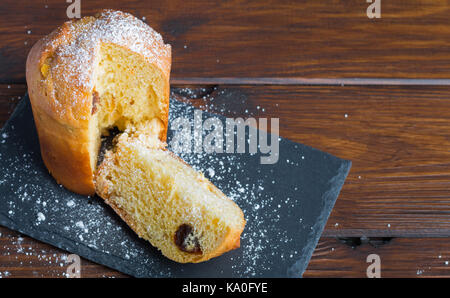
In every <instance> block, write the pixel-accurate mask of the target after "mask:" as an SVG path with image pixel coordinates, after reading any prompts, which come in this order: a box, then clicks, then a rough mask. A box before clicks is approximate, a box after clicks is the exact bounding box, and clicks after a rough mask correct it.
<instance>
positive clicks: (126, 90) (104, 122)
mask: <svg viewBox="0 0 450 298" xmlns="http://www.w3.org/2000/svg"><path fill="white" fill-rule="evenodd" d="M96 59H97V61H98V62H97V67H96V68H95V72H94V81H95V84H94V90H93V95H92V97H93V110H92V116H93V117H94V121H91V127H90V128H89V129H90V139H91V142H90V144H91V148H90V152H91V165H92V169H95V165H96V163H97V155H98V154H97V153H98V152H99V148H100V142H101V138H100V137H101V135H107V134H108V130H110V129H112V128H114V127H117V128H118V129H119V130H120V131H123V130H125V129H126V128H127V127H130V126H137V125H139V124H141V123H143V122H147V121H152V120H154V119H157V120H159V121H160V120H161V119H160V118H159V117H160V116H161V115H162V114H164V111H165V110H166V109H167V103H166V100H164V90H163V88H164V84H165V81H164V78H163V74H162V73H161V71H160V70H159V69H158V68H156V67H155V66H153V65H152V64H151V63H148V62H147V61H145V58H144V57H143V56H142V55H139V54H137V53H135V52H133V51H131V50H129V49H125V48H122V47H120V46H117V45H114V44H108V43H106V44H105V43H101V44H100V47H99V49H98V54H97V56H96ZM162 125H163V124H162V122H161V127H162Z"/></svg>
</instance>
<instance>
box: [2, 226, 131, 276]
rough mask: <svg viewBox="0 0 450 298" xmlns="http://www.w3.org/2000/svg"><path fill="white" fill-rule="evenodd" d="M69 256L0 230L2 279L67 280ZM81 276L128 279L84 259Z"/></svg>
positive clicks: (40, 243) (17, 234)
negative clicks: (43, 278) (38, 278)
mask: <svg viewBox="0 0 450 298" xmlns="http://www.w3.org/2000/svg"><path fill="white" fill-rule="evenodd" d="M69 254H70V253H68V252H65V251H63V250H60V249H57V248H55V247H53V246H51V245H48V244H45V243H42V242H39V241H37V240H34V239H32V238H29V237H26V236H23V235H21V234H19V233H17V232H14V231H11V230H9V229H7V228H4V227H0V278H2V277H3V278H4V277H22V278H30V277H40V278H42V277H46V278H47V277H48V278H50V277H51V278H64V277H67V275H66V274H67V269H68V267H69V266H70V265H71V264H72V262H68V260H67V256H68V255H69ZM80 265H81V276H82V277H126V275H124V274H122V273H120V272H117V271H115V270H112V269H110V268H107V267H104V266H101V265H98V264H95V263H92V262H90V261H87V260H85V259H83V258H81V264H80Z"/></svg>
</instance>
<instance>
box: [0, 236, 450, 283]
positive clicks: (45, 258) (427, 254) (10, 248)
mask: <svg viewBox="0 0 450 298" xmlns="http://www.w3.org/2000/svg"><path fill="white" fill-rule="evenodd" d="M369 254H378V255H379V256H380V259H381V276H382V277H449V276H450V265H449V263H448V262H449V261H450V238H410V239H408V238H406V239H402V238H394V239H380V238H375V239H373V238H366V239H363V240H362V241H361V239H360V238H351V239H335V238H322V239H320V241H319V243H318V245H317V248H316V250H315V252H314V254H313V256H312V258H311V261H310V264H309V266H308V268H307V270H306V272H305V274H304V277H362V278H364V277H366V270H367V266H368V265H369V263H367V262H366V258H367V256H368V255H369ZM67 256H68V253H67V252H64V251H62V250H59V249H57V248H54V247H52V246H49V245H47V244H44V243H41V242H39V241H36V240H34V239H31V238H29V237H26V236H23V235H20V234H19V233H16V232H13V231H10V230H8V229H6V228H3V227H0V277H54V278H64V277H66V275H65V274H66V272H67V268H68V266H69V265H70V263H68V262H67ZM81 277H127V276H126V275H124V274H121V273H120V272H117V271H114V270H112V269H109V268H106V267H104V266H101V265H98V264H95V263H92V262H90V261H87V260H84V259H83V258H82V261H81Z"/></svg>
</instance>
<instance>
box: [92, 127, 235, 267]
mask: <svg viewBox="0 0 450 298" xmlns="http://www.w3.org/2000/svg"><path fill="white" fill-rule="evenodd" d="M151 138H152V137H151V136H150V137H149V136H148V135H145V134H137V135H136V136H133V137H130V136H129V134H128V133H124V134H122V135H121V136H120V137H119V141H118V144H117V145H116V147H115V149H114V152H112V151H111V152H108V153H107V155H106V156H105V160H104V161H103V163H102V165H101V167H100V171H99V174H98V177H97V181H98V183H100V184H103V185H100V186H99V188H101V189H100V192H102V191H104V190H105V189H107V191H106V192H107V193H103V194H102V193H101V194H100V195H103V197H106V198H108V199H107V201H109V203H110V204H111V203H112V204H113V205H116V208H118V209H119V210H121V212H119V213H124V214H127V215H128V216H129V221H131V225H132V226H134V227H133V228H134V230H135V231H136V232H137V233H138V235H139V236H141V237H142V238H144V239H146V240H148V241H150V242H151V243H152V244H153V245H154V246H156V247H158V248H159V249H160V250H161V251H162V253H163V254H164V255H166V256H168V257H170V258H171V259H173V260H175V261H178V262H187V261H189V262H195V261H196V260H198V259H201V258H202V255H204V254H209V253H211V252H213V251H215V250H216V249H217V248H218V245H220V244H221V243H222V242H223V239H224V237H226V236H227V233H228V232H229V230H230V228H232V229H237V230H239V229H241V226H242V213H241V211H240V210H239V207H237V205H236V204H234V203H233V202H232V201H231V200H229V199H228V198H227V197H226V196H225V195H224V194H223V193H222V192H221V191H220V190H218V189H217V188H216V187H214V186H213V185H212V184H211V183H210V182H209V181H208V180H207V179H206V178H205V177H204V176H203V175H202V174H201V173H198V172H196V171H195V170H194V169H192V168H191V167H190V166H188V165H186V164H185V163H184V162H183V161H181V160H180V159H179V158H177V157H176V156H174V155H173V154H172V153H170V152H169V151H166V150H163V149H162V148H161V147H162V146H161V145H158V141H157V139H151ZM105 185H106V187H105ZM102 187H103V188H102ZM224 214H226V222H225V219H224V216H223V215H224ZM230 223H231V225H230ZM183 226H184V227H187V228H188V229H190V230H189V231H188V232H189V233H186V235H185V237H183V238H182V239H178V240H179V241H181V242H182V243H179V244H178V246H177V245H174V243H176V242H177V239H175V238H176V235H177V233H179V232H180V227H183ZM185 232H186V231H185ZM180 245H181V246H180ZM196 246H197V247H196Z"/></svg>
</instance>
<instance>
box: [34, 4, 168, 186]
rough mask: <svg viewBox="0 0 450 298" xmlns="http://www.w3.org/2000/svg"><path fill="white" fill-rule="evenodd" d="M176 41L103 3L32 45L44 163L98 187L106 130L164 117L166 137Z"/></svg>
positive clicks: (69, 179) (66, 179) (75, 181)
mask: <svg viewBox="0 0 450 298" xmlns="http://www.w3.org/2000/svg"><path fill="white" fill-rule="evenodd" d="M170 66H171V47H170V45H166V44H164V41H163V39H162V37H161V35H159V34H158V33H157V32H156V31H154V30H153V29H152V28H150V27H149V26H148V25H147V24H145V23H144V22H142V21H141V20H139V19H137V18H135V17H134V16H132V15H130V14H128V13H124V12H120V11H112V10H104V11H102V12H101V13H99V14H98V15H96V16H93V17H84V18H82V19H79V20H72V21H68V22H66V23H64V24H63V25H62V26H61V27H59V28H58V29H56V30H55V31H53V32H52V33H51V34H49V35H48V36H46V37H44V38H43V39H41V40H39V41H38V42H37V43H36V44H35V45H34V46H33V48H32V49H31V51H30V53H29V55H28V59H27V67H26V76H27V84H28V92H29V95H30V100H31V105H32V108H33V115H34V120H35V123H36V128H37V132H38V135H39V141H40V146H41V154H42V158H43V160H44V163H45V165H46V167H47V168H48V170H49V171H50V173H51V174H52V175H53V177H54V178H55V179H56V180H57V181H58V182H59V183H61V184H63V185H64V186H65V187H67V188H68V189H70V190H72V191H74V192H77V193H80V194H93V193H94V183H93V173H94V172H95V168H96V164H97V156H98V152H99V148H100V139H101V135H102V134H106V133H107V131H108V130H109V129H111V128H114V127H117V128H118V129H119V130H124V129H126V128H127V127H130V126H133V125H137V124H139V123H141V122H146V121H152V120H154V121H159V122H160V124H161V125H160V127H161V131H160V132H159V133H158V134H159V136H160V139H161V140H162V141H165V137H166V130H167V121H168V111H169V92H170V86H169V76H170Z"/></svg>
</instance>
